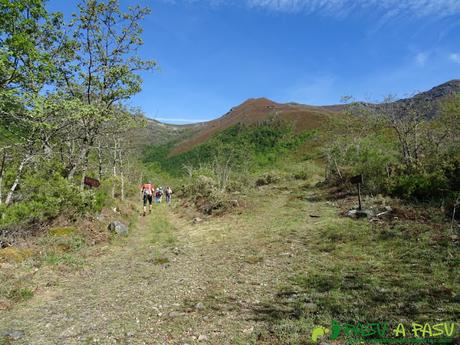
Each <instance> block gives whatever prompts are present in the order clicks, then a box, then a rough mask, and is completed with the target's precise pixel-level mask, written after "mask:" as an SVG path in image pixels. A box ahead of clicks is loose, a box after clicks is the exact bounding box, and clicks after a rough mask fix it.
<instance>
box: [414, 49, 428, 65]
mask: <svg viewBox="0 0 460 345" xmlns="http://www.w3.org/2000/svg"><path fill="white" fill-rule="evenodd" d="M427 60H428V53H426V52H420V53H418V54H416V55H415V63H416V65H417V66H425V64H426V61H427Z"/></svg>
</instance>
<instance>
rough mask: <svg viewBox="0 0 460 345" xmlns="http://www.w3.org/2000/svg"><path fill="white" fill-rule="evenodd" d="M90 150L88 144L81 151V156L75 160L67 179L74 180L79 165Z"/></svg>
mask: <svg viewBox="0 0 460 345" xmlns="http://www.w3.org/2000/svg"><path fill="white" fill-rule="evenodd" d="M88 151H89V148H88V147H87V146H85V147H84V148H83V149H82V150H81V152H80V156H79V157H78V160H77V161H76V162H73V163H72V168H71V169H70V172H69V174H68V175H67V179H68V180H69V181H71V180H73V177H74V175H75V173H76V171H77V168H78V166H79V165H80V164H81V162H82V161H83V160H84V159H85V157H86V156H87V154H88Z"/></svg>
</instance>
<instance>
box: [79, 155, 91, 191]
mask: <svg viewBox="0 0 460 345" xmlns="http://www.w3.org/2000/svg"><path fill="white" fill-rule="evenodd" d="M88 156H89V150H86V152H85V156H84V157H83V169H82V171H81V182H80V189H81V190H83V189H84V188H85V176H86V172H87V171H88Z"/></svg>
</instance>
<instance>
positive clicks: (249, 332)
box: [243, 326, 254, 334]
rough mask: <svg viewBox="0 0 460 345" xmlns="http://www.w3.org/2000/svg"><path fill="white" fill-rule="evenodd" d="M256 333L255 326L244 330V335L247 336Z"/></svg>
mask: <svg viewBox="0 0 460 345" xmlns="http://www.w3.org/2000/svg"><path fill="white" fill-rule="evenodd" d="M253 331H254V326H251V327H249V328H246V329H243V333H245V334H251V333H252V332H253Z"/></svg>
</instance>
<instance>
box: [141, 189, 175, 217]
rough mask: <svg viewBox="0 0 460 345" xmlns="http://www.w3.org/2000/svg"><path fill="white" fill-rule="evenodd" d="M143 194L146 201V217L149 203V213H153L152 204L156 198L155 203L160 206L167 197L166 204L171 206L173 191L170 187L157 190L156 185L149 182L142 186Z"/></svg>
mask: <svg viewBox="0 0 460 345" xmlns="http://www.w3.org/2000/svg"><path fill="white" fill-rule="evenodd" d="M141 193H142V198H143V200H144V217H145V214H146V212H147V203H148V204H149V213H152V204H153V200H154V198H155V203H157V204H160V203H161V201H162V200H163V196H165V197H166V203H167V204H168V205H170V204H171V195H172V189H171V187H169V186H168V187H166V188H164V189H163V187H157V188H155V185H154V184H153V183H152V182H151V181H149V182H148V183H144V184H143V185H142V186H141Z"/></svg>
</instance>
